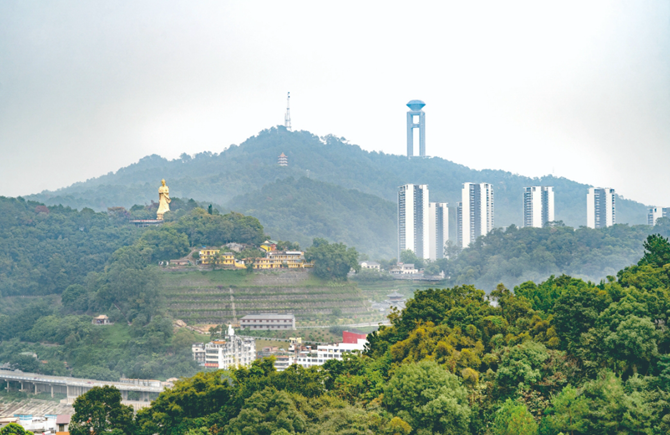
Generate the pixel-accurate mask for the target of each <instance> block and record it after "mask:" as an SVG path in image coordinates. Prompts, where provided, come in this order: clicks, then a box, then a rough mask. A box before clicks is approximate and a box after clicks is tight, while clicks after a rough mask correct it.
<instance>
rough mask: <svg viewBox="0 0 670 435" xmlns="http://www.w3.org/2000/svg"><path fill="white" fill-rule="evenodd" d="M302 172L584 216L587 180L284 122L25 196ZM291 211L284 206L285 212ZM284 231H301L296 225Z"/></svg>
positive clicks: (113, 197) (577, 219) (232, 182)
mask: <svg viewBox="0 0 670 435" xmlns="http://www.w3.org/2000/svg"><path fill="white" fill-rule="evenodd" d="M282 152H283V153H285V154H286V155H287V156H288V161H289V166H288V167H280V166H278V164H277V157H278V156H279V154H281V153H282ZM473 152H474V150H473ZM303 176H309V178H311V179H314V180H319V181H323V182H327V183H332V184H337V185H340V186H342V187H345V188H347V189H357V190H359V191H361V192H363V193H369V194H372V195H376V196H378V197H381V198H383V199H385V200H387V201H391V202H393V203H395V201H396V189H397V186H399V185H402V184H405V183H421V184H428V185H429V188H430V192H431V200H433V201H447V202H449V203H450V204H455V203H456V202H458V201H460V190H461V184H462V183H463V182H467V181H470V182H489V183H492V184H493V185H494V190H495V225H496V226H499V227H506V226H508V225H510V224H516V225H520V224H521V221H522V189H523V187H524V186H529V185H539V184H542V185H553V186H554V187H555V192H556V219H557V220H563V221H564V222H565V223H566V224H567V225H570V226H574V227H579V226H582V225H584V224H585V222H586V204H585V203H586V192H587V189H588V187H589V186H587V185H584V184H580V183H576V182H574V181H570V180H568V179H565V178H556V177H552V176H547V177H543V178H540V179H538V178H529V177H523V176H520V175H516V174H512V173H509V172H505V171H499V170H484V171H476V170H473V169H469V168H467V167H465V166H462V165H458V164H456V163H453V162H450V161H448V160H444V159H441V158H426V159H420V158H413V159H408V158H406V157H404V156H397V155H389V154H384V153H377V152H367V151H364V150H362V149H361V148H360V147H358V146H356V145H350V144H347V143H345V142H343V141H342V140H340V139H338V138H335V137H333V136H329V137H326V138H321V139H320V138H318V137H317V136H315V135H313V134H311V133H309V132H305V131H300V132H290V131H287V130H286V129H285V128H283V127H277V128H271V129H268V130H264V131H262V132H260V133H259V134H258V135H257V136H254V137H251V138H249V139H247V140H246V141H245V142H244V143H243V144H241V145H240V146H235V145H233V146H231V147H230V148H228V149H226V150H225V151H223V152H221V153H219V154H212V153H201V154H198V155H196V156H195V157H193V158H191V157H189V156H184V158H182V159H176V160H171V161H168V160H166V159H164V158H162V157H159V156H156V155H153V156H149V157H145V158H143V159H142V160H140V161H139V162H137V163H135V164H132V165H130V166H128V167H126V168H122V169H120V170H118V171H117V172H116V173H109V174H107V175H104V176H101V177H98V178H95V179H91V180H88V181H85V182H81V183H76V184H74V185H72V186H70V187H67V188H64V189H59V190H57V191H55V192H46V191H45V192H42V193H40V194H37V195H31V196H30V199H34V200H38V201H42V202H45V203H47V204H63V205H69V206H72V207H77V208H82V207H84V206H88V207H92V208H94V209H97V210H101V209H105V208H106V207H111V206H125V207H128V206H131V205H133V204H136V203H140V204H143V203H149V202H150V201H151V200H155V198H156V197H157V188H158V185H159V182H160V179H161V178H165V179H166V180H167V181H168V185H169V186H170V192H171V194H172V195H173V196H175V197H182V198H194V199H196V200H199V201H210V202H213V203H216V204H222V205H226V204H228V203H229V202H230V201H231V200H232V199H233V198H234V197H236V196H238V195H241V194H245V193H249V192H252V191H256V190H258V189H260V188H262V187H263V186H264V185H266V184H268V183H273V182H275V181H276V180H280V179H285V178H288V177H294V178H295V179H299V178H300V177H303ZM291 204H292V203H286V205H287V206H290V205H291ZM292 212H294V211H292V210H287V213H292ZM331 218H332V219H338V218H340V217H338V216H331ZM617 221H618V222H619V223H629V224H644V223H646V209H645V206H644V205H642V204H640V203H637V202H635V201H631V200H627V199H623V198H619V200H618V202H617ZM291 231H294V232H296V233H300V234H302V230H301V229H300V228H299V227H295V228H291Z"/></svg>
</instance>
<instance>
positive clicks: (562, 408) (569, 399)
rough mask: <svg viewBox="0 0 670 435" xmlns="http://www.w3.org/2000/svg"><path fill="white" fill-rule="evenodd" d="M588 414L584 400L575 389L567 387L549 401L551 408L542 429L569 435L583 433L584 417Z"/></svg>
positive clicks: (587, 406)
mask: <svg viewBox="0 0 670 435" xmlns="http://www.w3.org/2000/svg"><path fill="white" fill-rule="evenodd" d="M588 412H589V404H588V402H587V400H586V398H585V397H584V396H582V395H580V394H579V391H577V389H576V388H574V387H572V386H570V385H568V386H566V387H565V388H563V390H562V391H561V392H560V393H559V394H558V395H557V396H555V397H554V398H552V399H551V408H549V409H548V410H547V417H546V418H545V419H544V420H543V421H542V425H543V427H545V428H547V429H548V430H551V431H552V433H559V432H567V433H569V434H570V435H574V434H575V432H576V433H584V428H585V425H586V422H585V421H584V417H585V416H586V415H587V414H588Z"/></svg>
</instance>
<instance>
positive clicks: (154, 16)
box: [0, 0, 670, 206]
mask: <svg viewBox="0 0 670 435" xmlns="http://www.w3.org/2000/svg"><path fill="white" fill-rule="evenodd" d="M287 91H291V96H292V98H291V112H292V118H293V127H294V129H303V130H309V131H311V132H313V133H315V134H318V135H321V136H323V135H326V134H334V135H337V136H343V137H346V138H347V139H349V141H350V142H351V143H355V144H358V145H360V146H361V147H362V148H364V149H367V150H382V151H384V152H387V153H395V154H404V153H405V147H406V134H405V112H406V110H407V108H406V107H405V103H407V101H409V100H410V99H415V98H416V99H422V100H424V101H425V102H426V104H427V105H426V107H425V109H424V110H425V111H426V122H427V146H426V148H427V153H428V154H429V155H434V156H440V157H444V158H446V159H449V160H452V161H455V162H458V163H461V164H464V165H467V166H470V167H473V168H477V169H484V168H495V169H504V170H509V171H512V172H516V173H519V174H524V175H530V176H539V175H544V174H549V173H552V172H553V173H554V174H555V175H558V176H565V177H568V178H571V179H575V180H577V181H580V182H584V183H589V184H594V185H599V186H604V187H605V186H606V187H614V188H616V189H617V191H618V192H619V193H620V194H623V195H624V196H626V197H630V198H633V199H636V200H638V201H641V202H644V203H648V204H656V205H662V206H670V2H668V1H665V0H663V1H661V0H658V1H626V2H616V1H602V2H599V1H583V0H581V1H574V2H570V1H561V2H538V1H528V2H513V1H509V2H500V1H492V2H464V1H454V2H418V1H413V2H353V1H351V2H349V1H338V2H314V1H305V2H295V1H284V2H277V1H263V2H261V1H244V2H241V1H238V2H224V1H211V2H208V1H198V2H190V1H183V2H178V1H165V0H161V1H140V2H138V1H125V2H123V1H116V2H79V1H78V2H67V1H11V0H4V1H2V2H0V195H8V196H15V195H20V194H28V193H35V192H38V191H41V190H42V189H46V188H49V189H54V188H58V187H63V186H66V185H68V184H71V183H73V182H75V181H82V180H85V179H87V178H90V177H94V176H98V175H101V174H103V173H106V172H109V171H115V170H116V169H118V168H120V167H122V166H126V165H128V164H130V163H133V162H135V161H137V160H138V159H140V158H141V157H143V156H145V155H147V154H153V153H156V154H160V155H162V156H165V157H168V158H174V157H177V156H179V155H180V154H181V153H183V152H186V153H189V154H195V153H198V152H201V151H207V150H208V151H214V152H219V151H221V150H222V149H223V148H225V147H226V146H228V145H230V144H231V143H240V142H242V141H244V139H246V138H247V137H249V136H252V135H255V134H256V133H258V132H259V131H260V130H262V129H264V128H268V127H271V126H274V125H277V124H282V123H283V117H284V111H285V105H286V92H287Z"/></svg>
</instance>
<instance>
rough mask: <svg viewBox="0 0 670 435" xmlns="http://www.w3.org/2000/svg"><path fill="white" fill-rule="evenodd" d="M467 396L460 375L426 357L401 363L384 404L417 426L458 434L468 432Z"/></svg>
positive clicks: (416, 427) (412, 425)
mask: <svg viewBox="0 0 670 435" xmlns="http://www.w3.org/2000/svg"><path fill="white" fill-rule="evenodd" d="M467 396H468V395H467V390H466V389H465V387H463V386H462V385H461V382H460V380H459V379H458V377H457V376H456V375H454V374H452V373H449V372H448V371H446V370H445V369H443V368H442V367H440V366H438V365H437V363H435V362H434V361H428V360H425V361H421V362H419V363H412V364H405V365H402V366H400V368H399V369H398V370H397V371H396V373H395V375H394V376H393V377H392V378H391V379H390V380H389V382H388V384H387V386H386V388H385V389H384V398H383V404H384V405H385V406H386V407H387V409H388V410H389V411H390V412H391V413H393V414H395V415H397V416H398V417H400V418H401V419H402V420H404V421H406V422H407V424H409V425H410V426H411V427H412V428H413V429H414V430H417V431H419V430H421V429H423V430H425V431H428V432H427V433H440V434H444V435H451V434H453V435H456V434H463V433H467V432H468V424H469V422H470V407H469V405H468V400H467ZM419 433H421V432H419Z"/></svg>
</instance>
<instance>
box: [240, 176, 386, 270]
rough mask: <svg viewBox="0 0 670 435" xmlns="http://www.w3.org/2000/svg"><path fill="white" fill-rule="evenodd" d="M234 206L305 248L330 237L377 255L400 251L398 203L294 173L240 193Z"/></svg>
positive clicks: (276, 234) (272, 233) (272, 230)
mask: <svg viewBox="0 0 670 435" xmlns="http://www.w3.org/2000/svg"><path fill="white" fill-rule="evenodd" d="M229 207H230V208H231V209H233V210H235V211H238V212H241V213H243V214H250V215H253V216H255V217H256V218H258V220H260V221H261V223H262V224H263V226H264V227H265V232H266V233H267V234H270V235H272V237H274V238H278V239H281V240H292V241H298V242H300V244H301V245H302V246H304V247H307V246H310V245H311V244H312V238H314V237H325V238H327V239H329V240H335V241H339V242H343V243H345V244H347V245H349V246H356V247H358V248H359V249H360V250H363V251H364V252H366V253H368V254H369V255H371V256H373V257H374V258H382V257H383V258H394V257H396V256H397V255H398V254H397V243H396V205H395V204H394V203H392V202H390V201H387V200H385V199H382V198H379V197H377V196H374V195H370V194H367V193H361V192H359V191H358V190H353V189H344V188H342V187H340V186H336V185H333V184H327V183H323V182H320V181H316V180H311V179H309V178H305V177H302V178H300V179H299V180H295V179H293V178H292V177H291V178H287V179H284V180H279V181H276V182H274V183H268V184H266V185H265V186H263V188H261V189H260V190H256V191H254V192H250V193H247V194H244V195H241V196H238V197H235V198H234V199H233V200H232V201H231V202H230V203H229Z"/></svg>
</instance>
